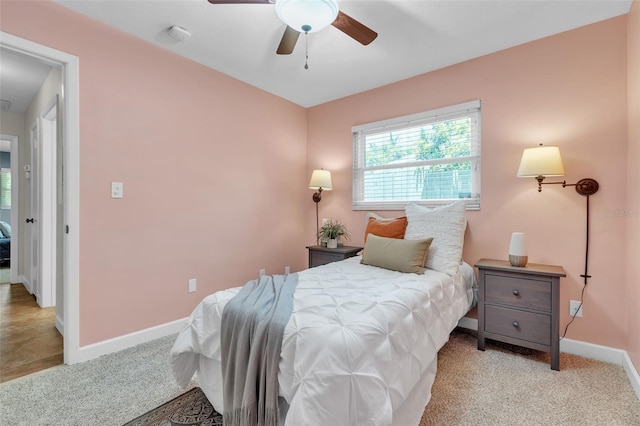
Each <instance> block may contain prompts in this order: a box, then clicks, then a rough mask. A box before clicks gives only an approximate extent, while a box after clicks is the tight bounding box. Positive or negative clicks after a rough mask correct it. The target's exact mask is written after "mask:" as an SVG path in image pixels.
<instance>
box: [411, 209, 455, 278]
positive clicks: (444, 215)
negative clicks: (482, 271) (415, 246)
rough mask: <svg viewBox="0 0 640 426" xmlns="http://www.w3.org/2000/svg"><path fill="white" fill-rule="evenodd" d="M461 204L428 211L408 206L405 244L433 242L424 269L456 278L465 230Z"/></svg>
mask: <svg viewBox="0 0 640 426" xmlns="http://www.w3.org/2000/svg"><path fill="white" fill-rule="evenodd" d="M465 208H466V207H465V203H464V201H456V202H454V203H452V204H448V205H446V206H442V207H436V208H435V209H429V208H426V207H422V206H419V205H417V204H413V203H409V204H407V206H406V208H405V212H406V215H407V221H408V223H407V230H406V232H405V234H404V238H405V239H406V240H418V239H423V238H433V242H432V243H431V247H429V253H428V254H427V261H426V263H425V266H426V267H427V268H429V269H433V270H436V271H440V272H444V273H445V274H449V275H451V276H453V275H455V274H456V272H457V270H458V267H459V266H460V262H461V261H462V246H463V244H464V232H465V230H466V229H467V217H466V215H465Z"/></svg>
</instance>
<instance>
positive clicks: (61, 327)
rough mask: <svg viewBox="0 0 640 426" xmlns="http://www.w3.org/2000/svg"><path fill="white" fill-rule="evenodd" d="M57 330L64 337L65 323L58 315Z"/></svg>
mask: <svg viewBox="0 0 640 426" xmlns="http://www.w3.org/2000/svg"><path fill="white" fill-rule="evenodd" d="M56 314H57V312H56ZM56 329H57V330H58V332H59V333H60V334H61V335H63V336H64V321H63V320H62V318H60V316H59V315H56Z"/></svg>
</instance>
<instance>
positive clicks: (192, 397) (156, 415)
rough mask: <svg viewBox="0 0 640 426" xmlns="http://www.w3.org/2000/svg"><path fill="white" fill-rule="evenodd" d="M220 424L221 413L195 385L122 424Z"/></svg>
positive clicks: (156, 425) (192, 425) (141, 425)
mask: <svg viewBox="0 0 640 426" xmlns="http://www.w3.org/2000/svg"><path fill="white" fill-rule="evenodd" d="M187 425H189V426H222V415H221V414H220V413H218V412H217V411H216V410H214V409H213V405H211V403H210V402H209V400H208V399H207V397H206V396H205V395H204V393H203V392H202V389H200V388H198V387H196V388H193V389H191V390H189V391H188V392H186V393H183V394H182V395H180V396H178V397H176V398H174V399H172V400H171V401H169V402H167V403H165V404H163V405H161V406H160V407H158V408H155V409H153V410H151V411H149V412H148V413H146V414H143V415H142V416H140V417H138V418H136V419H134V420H131V421H130V422H128V423H125V425H124V426H187Z"/></svg>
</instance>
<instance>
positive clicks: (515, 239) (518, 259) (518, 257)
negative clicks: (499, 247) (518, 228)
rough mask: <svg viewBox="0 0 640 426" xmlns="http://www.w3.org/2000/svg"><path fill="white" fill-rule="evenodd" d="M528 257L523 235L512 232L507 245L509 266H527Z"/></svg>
mask: <svg viewBox="0 0 640 426" xmlns="http://www.w3.org/2000/svg"><path fill="white" fill-rule="evenodd" d="M528 261H529V256H527V249H526V247H525V243H524V234H523V233H522V232H514V233H513V234H512V235H511V244H510V245H509V263H511V266H518V267H523V266H527V262H528Z"/></svg>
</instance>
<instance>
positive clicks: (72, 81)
mask: <svg viewBox="0 0 640 426" xmlns="http://www.w3.org/2000/svg"><path fill="white" fill-rule="evenodd" d="M0 48H2V49H3V50H5V49H6V50H8V51H10V52H13V53H19V54H22V55H27V56H30V57H33V58H36V59H37V60H39V61H44V62H47V63H50V64H52V65H53V66H54V67H59V68H60V69H61V73H62V85H63V91H62V93H61V94H62V96H61V98H60V101H59V106H58V107H59V109H58V110H56V111H55V112H50V113H48V112H46V111H45V113H44V115H43V116H42V118H43V123H45V126H47V125H48V124H46V120H47V117H48V120H49V122H51V121H53V120H52V117H53V115H51V114H55V117H56V119H57V117H58V116H59V115H61V116H62V117H64V122H63V123H60V124H61V126H60V128H59V129H58V128H57V126H56V131H55V134H56V135H59V136H60V142H61V143H60V144H59V145H60V147H61V148H60V149H59V151H60V152H62V153H63V155H60V156H59V158H57V161H56V162H55V163H54V165H53V167H52V169H53V171H52V173H59V177H60V179H59V181H60V182H64V185H62V184H61V183H60V186H59V189H61V191H60V194H59V196H52V197H51V200H49V201H50V203H51V204H52V205H53V207H52V210H53V211H56V210H58V211H61V215H60V216H61V218H60V219H59V221H58V223H61V224H62V225H63V226H60V227H59V228H60V232H59V234H58V236H59V237H60V238H58V239H56V235H55V234H49V238H50V240H49V241H48V243H47V244H48V247H50V249H51V253H52V255H51V258H50V259H51V260H50V262H51V265H49V266H48V267H49V268H50V269H49V270H50V271H53V275H51V277H53V279H54V282H55V281H59V283H60V286H59V287H58V289H60V293H61V295H62V297H57V298H56V299H57V300H55V302H54V303H55V305H56V311H57V312H58V311H60V315H56V316H57V317H58V316H59V318H57V321H56V324H57V323H58V319H59V322H60V324H59V325H60V331H61V333H62V335H63V341H64V363H65V364H73V363H76V362H80V361H82V360H83V359H82V356H81V352H80V348H79V289H78V287H79V286H78V280H79V262H78V255H79V176H78V174H79V93H78V87H79V66H78V58H77V57H76V56H73V55H70V54H68V53H65V52H61V51H58V50H55V49H52V48H50V47H47V46H44V45H41V44H38V43H34V42H32V41H29V40H26V39H23V38H20V37H16V36H14V35H11V34H7V33H0ZM48 114H49V115H48ZM56 151H58V150H55V149H54V152H56ZM55 157H56V156H54V158H55ZM62 163H64V165H65V167H64V168H62V167H61V164H62ZM26 172H27V171H26V170H25V173H26ZM41 172H43V170H41ZM54 182H55V181H54ZM54 185H56V183H54ZM44 189H45V188H43V190H44ZM54 193H55V192H54ZM57 200H59V205H60V207H59V208H58V207H56V205H57ZM53 220H54V223H56V222H55V221H56V219H55V215H54V216H53ZM51 228H52V229H55V227H51ZM41 238H44V232H43V235H41ZM39 254H40V255H42V254H43V253H42V252H40V253H39ZM41 263H42V259H41ZM57 265H61V268H59V269H61V270H60V271H58V270H57V269H58V268H57ZM41 266H42V265H41ZM41 278H42V277H41ZM55 278H59V279H55ZM57 325H58V324H57Z"/></svg>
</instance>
